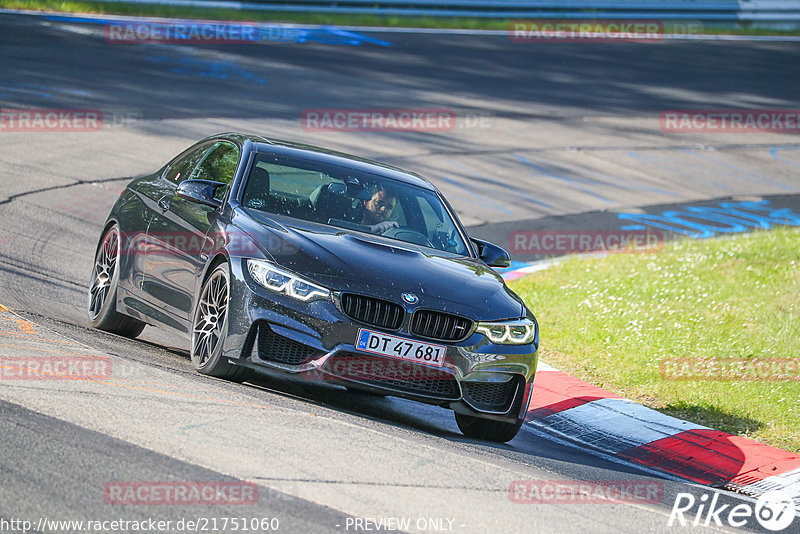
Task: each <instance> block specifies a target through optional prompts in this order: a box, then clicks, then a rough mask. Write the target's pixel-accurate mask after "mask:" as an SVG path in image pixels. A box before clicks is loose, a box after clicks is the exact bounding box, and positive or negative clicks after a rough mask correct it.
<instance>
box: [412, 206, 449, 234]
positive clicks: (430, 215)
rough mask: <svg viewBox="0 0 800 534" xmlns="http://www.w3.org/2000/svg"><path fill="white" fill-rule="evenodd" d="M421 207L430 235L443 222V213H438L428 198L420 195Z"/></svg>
mask: <svg viewBox="0 0 800 534" xmlns="http://www.w3.org/2000/svg"><path fill="white" fill-rule="evenodd" d="M417 200H418V201H419V209H420V211H421V212H422V218H423V220H424V221H425V230H426V232H425V233H427V234H428V235H429V236H430V235H432V234H433V232H434V231H436V229H437V227H438V226H439V225H440V224H441V223H442V222H443V220H444V219H443V217H442V214H441V213H437V211H436V210H435V209H434V207H433V206H431V204H430V202H429V201H428V199H427V198H424V197H419V198H418V199H417Z"/></svg>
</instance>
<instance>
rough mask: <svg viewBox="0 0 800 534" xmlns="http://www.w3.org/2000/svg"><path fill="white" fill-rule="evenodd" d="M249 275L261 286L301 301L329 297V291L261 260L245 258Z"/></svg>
mask: <svg viewBox="0 0 800 534" xmlns="http://www.w3.org/2000/svg"><path fill="white" fill-rule="evenodd" d="M247 270H248V271H250V276H252V277H253V280H255V281H256V282H258V283H259V284H260V285H261V286H263V287H265V288H267V289H269V290H270V291H274V292H275V293H283V294H285V295H289V296H290V297H292V298H295V299H297V300H302V301H303V302H311V301H312V300H319V299H327V298H330V296H331V292H330V291H329V290H328V289H326V288H324V287H322V286H318V285H317V284H315V283H313V282H309V281H308V280H305V279H303V278H300V277H299V276H297V275H296V274H292V273H290V272H288V271H284V270H283V269H279V268H278V267H276V266H275V265H273V264H271V263H269V262H267V261H263V260H247Z"/></svg>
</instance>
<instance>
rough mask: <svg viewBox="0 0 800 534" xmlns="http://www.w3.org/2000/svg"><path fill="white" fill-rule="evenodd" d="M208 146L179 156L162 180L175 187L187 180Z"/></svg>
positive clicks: (205, 145) (202, 146)
mask: <svg viewBox="0 0 800 534" xmlns="http://www.w3.org/2000/svg"><path fill="white" fill-rule="evenodd" d="M210 146H211V145H210V144H204V145H201V146H199V147H197V148H194V149H190V150H188V151H187V152H184V153H183V154H181V155H180V156H179V157H178V159H177V160H175V162H174V163H173V164H172V165H170V167H169V169H167V172H166V174H165V175H164V179H165V180H166V181H167V182H169V183H171V184H172V185H174V186H175V187H177V186H178V184H179V183H181V182H182V181H184V180H186V179H188V178H189V175H190V174H191V172H192V171H193V170H194V168H195V167H196V166H197V164H198V163H199V162H200V160H202V159H203V156H205V154H206V152H208V149H209V147H210Z"/></svg>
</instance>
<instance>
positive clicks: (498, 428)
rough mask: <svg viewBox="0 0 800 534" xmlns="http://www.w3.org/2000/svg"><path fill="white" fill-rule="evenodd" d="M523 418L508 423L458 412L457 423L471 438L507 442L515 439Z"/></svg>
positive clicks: (463, 432)
mask: <svg viewBox="0 0 800 534" xmlns="http://www.w3.org/2000/svg"><path fill="white" fill-rule="evenodd" d="M523 422H524V420H523V419H520V420H519V421H517V422H516V423H506V422H504V421H496V420H494V419H485V418H483V417H475V416H474V415H464V414H460V413H458V412H456V424H457V425H458V429H459V430H461V433H462V434H464V435H465V436H467V437H469V438H475V439H485V440H488V441H496V442H497V443H506V442H507V441H511V440H512V439H514V436H516V435H517V433H518V432H519V429H520V428H522V423H523Z"/></svg>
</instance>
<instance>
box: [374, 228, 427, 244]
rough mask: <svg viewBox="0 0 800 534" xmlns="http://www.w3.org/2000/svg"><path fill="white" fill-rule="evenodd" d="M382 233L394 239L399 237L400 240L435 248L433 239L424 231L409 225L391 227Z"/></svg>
mask: <svg viewBox="0 0 800 534" xmlns="http://www.w3.org/2000/svg"><path fill="white" fill-rule="evenodd" d="M381 235H383V236H386V237H391V238H392V239H399V240H400V241H406V242H408V243H414V244H417V245H423V246H426V247H431V248H433V243H431V240H430V239H428V236H426V235H425V234H423V233H422V232H418V231H416V230H414V229H413V228H409V227H408V226H400V227H398V228H389V229H388V230H386V231H385V232H383V233H382V234H381Z"/></svg>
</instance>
